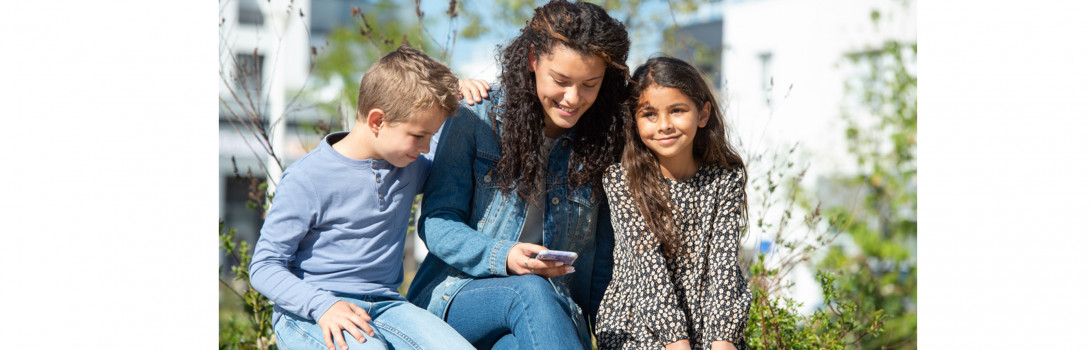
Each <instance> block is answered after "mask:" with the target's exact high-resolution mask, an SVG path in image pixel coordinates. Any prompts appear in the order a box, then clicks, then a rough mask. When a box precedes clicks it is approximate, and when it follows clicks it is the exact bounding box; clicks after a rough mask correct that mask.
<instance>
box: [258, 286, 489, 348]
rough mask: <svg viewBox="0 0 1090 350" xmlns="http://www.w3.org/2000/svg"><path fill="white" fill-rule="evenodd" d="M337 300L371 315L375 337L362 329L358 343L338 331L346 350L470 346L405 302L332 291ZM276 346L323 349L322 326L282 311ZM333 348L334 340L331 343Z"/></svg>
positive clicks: (424, 313)
mask: <svg viewBox="0 0 1090 350" xmlns="http://www.w3.org/2000/svg"><path fill="white" fill-rule="evenodd" d="M336 295H337V297H338V298H340V299H341V300H344V301H347V302H350V303H353V304H356V305H359V306H360V307H361V308H363V310H364V311H367V314H368V315H370V316H371V322H370V326H371V329H373V330H374V331H375V336H374V337H372V336H369V335H367V333H366V332H363V331H362V330H361V331H360V333H363V336H364V338H365V340H366V341H365V342H363V343H359V342H357V341H356V339H355V338H353V337H352V335H351V334H349V333H348V331H342V334H343V335H344V341H345V344H347V345H348V348H349V349H472V348H473V347H472V346H471V345H470V344H469V343H468V342H466V340H465V339H464V338H462V336H460V335H458V332H455V331H454V329H451V328H450V326H448V325H447V324H446V323H445V322H443V320H440V319H439V318H438V317H435V315H432V314H431V313H430V312H428V311H427V310H424V309H421V308H419V307H417V306H416V305H413V304H412V303H409V302H408V301H404V300H399V299H390V298H382V297H371V296H362V297H360V296H357V297H349V296H346V295H341V294H336ZM274 329H275V330H276V345H277V347H279V348H280V349H285V350H293V349H322V350H327V349H328V348H327V347H326V344H325V337H324V336H323V335H322V328H321V327H319V326H318V323H317V321H312V320H307V319H301V318H297V317H296V316H295V315H292V314H289V313H285V314H283V315H282V316H281V317H280V320H279V321H278V322H276V325H275V326H274ZM333 346H334V347H336V349H337V350H340V347H339V346H337V344H336V341H334V344H333Z"/></svg>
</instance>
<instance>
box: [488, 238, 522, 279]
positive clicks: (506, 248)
mask: <svg viewBox="0 0 1090 350" xmlns="http://www.w3.org/2000/svg"><path fill="white" fill-rule="evenodd" d="M515 244H518V242H515V241H505V240H496V243H495V244H493V245H492V252H491V254H489V255H488V256H489V259H491V261H490V262H489V265H490V266H491V268H490V269H491V270H492V274H493V275H496V276H507V275H508V274H507V254H509V253H511V248H512V247H514V246H515Z"/></svg>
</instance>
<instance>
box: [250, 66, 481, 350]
mask: <svg viewBox="0 0 1090 350" xmlns="http://www.w3.org/2000/svg"><path fill="white" fill-rule="evenodd" d="M457 107H458V81H457V78H455V76H454V75H453V74H451V71H450V69H449V68H447V67H446V66H444V65H443V64H441V63H439V62H437V61H435V60H434V59H432V58H430V57H428V56H427V55H426V54H424V53H423V52H421V51H419V50H416V49H413V48H410V47H407V46H402V47H400V48H398V49H397V50H396V51H394V52H391V53H389V54H387V55H386V56H384V57H382V58H381V59H379V60H378V61H377V62H375V63H374V65H372V66H371V68H370V69H368V70H367V73H365V74H364V76H363V79H362V80H361V81H360V94H359V104H358V106H357V111H356V125H355V126H354V127H353V128H352V131H350V132H337V133H332V134H329V135H328V136H326V137H325V138H324V139H323V140H322V142H321V144H320V145H319V146H318V147H317V148H315V149H314V150H313V151H311V152H310V153H308V154H307V155H305V156H303V157H302V158H300V159H299V160H298V161H296V162H295V163H294V164H292V165H291V166H290V167H288V169H287V170H286V171H285V172H284V176H283V178H282V179H281V180H280V182H279V184H278V186H277V191H276V197H275V199H274V200H273V203H272V206H271V207H270V208H269V212H268V213H267V215H266V217H265V224H264V225H263V226H262V227H261V236H260V238H259V239H258V241H257V244H256V246H255V247H254V256H253V263H251V264H250V280H251V282H252V283H253V285H254V288H255V289H257V290H258V291H259V292H261V293H262V294H264V295H265V296H267V297H269V299H271V300H272V301H273V302H274V303H275V308H274V313H273V324H274V329H275V331H276V340H277V344H279V345H280V346H281V348H289V349H326V348H328V349H333V348H334V345H336V346H337V347H339V348H342V349H357V348H359V349H364V348H367V349H370V348H375V349H385V348H394V349H400V348H416V349H419V348H424V349H439V348H444V349H450V348H466V349H469V348H472V347H471V346H470V344H469V343H468V342H466V341H465V339H463V338H462V337H461V336H460V335H458V333H457V332H455V331H454V329H452V328H450V326H448V325H447V324H446V323H444V322H443V321H442V320H440V319H439V318H438V317H435V316H434V315H432V314H431V313H429V312H427V311H425V310H423V309H420V308H418V307H416V306H414V305H412V304H411V303H409V302H408V301H406V300H405V298H403V297H402V296H401V295H400V294H398V292H397V287H398V286H399V285H401V282H402V276H403V271H402V263H401V261H402V255H403V251H404V245H405V232H406V229H407V228H408V222H409V212H410V208H411V206H412V202H413V198H414V197H415V196H416V195H417V194H418V193H420V191H421V189H422V186H423V184H424V180H425V179H426V178H427V175H428V171H429V169H430V168H431V153H429V152H430V151H431V149H432V147H431V146H432V140H433V139H436V138H437V135H436V134H437V133H438V132H439V128H440V127H441V126H442V125H443V122H444V121H445V120H446V118H447V117H449V116H451V115H452V114H453V113H454V110H455V108H457Z"/></svg>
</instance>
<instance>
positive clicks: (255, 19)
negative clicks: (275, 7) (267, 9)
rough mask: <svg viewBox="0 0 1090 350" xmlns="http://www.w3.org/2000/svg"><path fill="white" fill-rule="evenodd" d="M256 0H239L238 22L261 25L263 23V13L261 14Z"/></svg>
mask: <svg viewBox="0 0 1090 350" xmlns="http://www.w3.org/2000/svg"><path fill="white" fill-rule="evenodd" d="M258 6H261V5H259V4H258V3H257V0H239V2H238V23H242V24H252V25H256V26H261V25H264V24H265V15H263V14H261V8H260V7H258Z"/></svg>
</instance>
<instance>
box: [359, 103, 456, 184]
mask: <svg viewBox="0 0 1090 350" xmlns="http://www.w3.org/2000/svg"><path fill="white" fill-rule="evenodd" d="M446 117H447V116H446V114H444V113H443V110H442V109H441V108H439V104H435V105H434V106H432V108H431V109H429V110H425V111H417V112H416V113H414V114H413V115H412V116H411V117H409V120H407V121H404V122H401V123H395V124H388V123H384V124H383V125H382V127H381V128H379V130H378V133H377V135H375V139H376V141H377V142H376V144H375V150H376V151H377V153H378V157H376V158H378V159H385V160H386V161H387V162H390V164H393V165H394V166H396V167H399V168H402V167H405V166H406V165H409V163H412V162H413V161H414V160H416V158H417V157H419V156H420V154H422V153H428V151H430V150H431V149H430V146H431V138H432V136H434V135H435V133H437V132H439V127H441V126H443V122H444V121H445V120H446V119H447V118H446Z"/></svg>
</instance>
